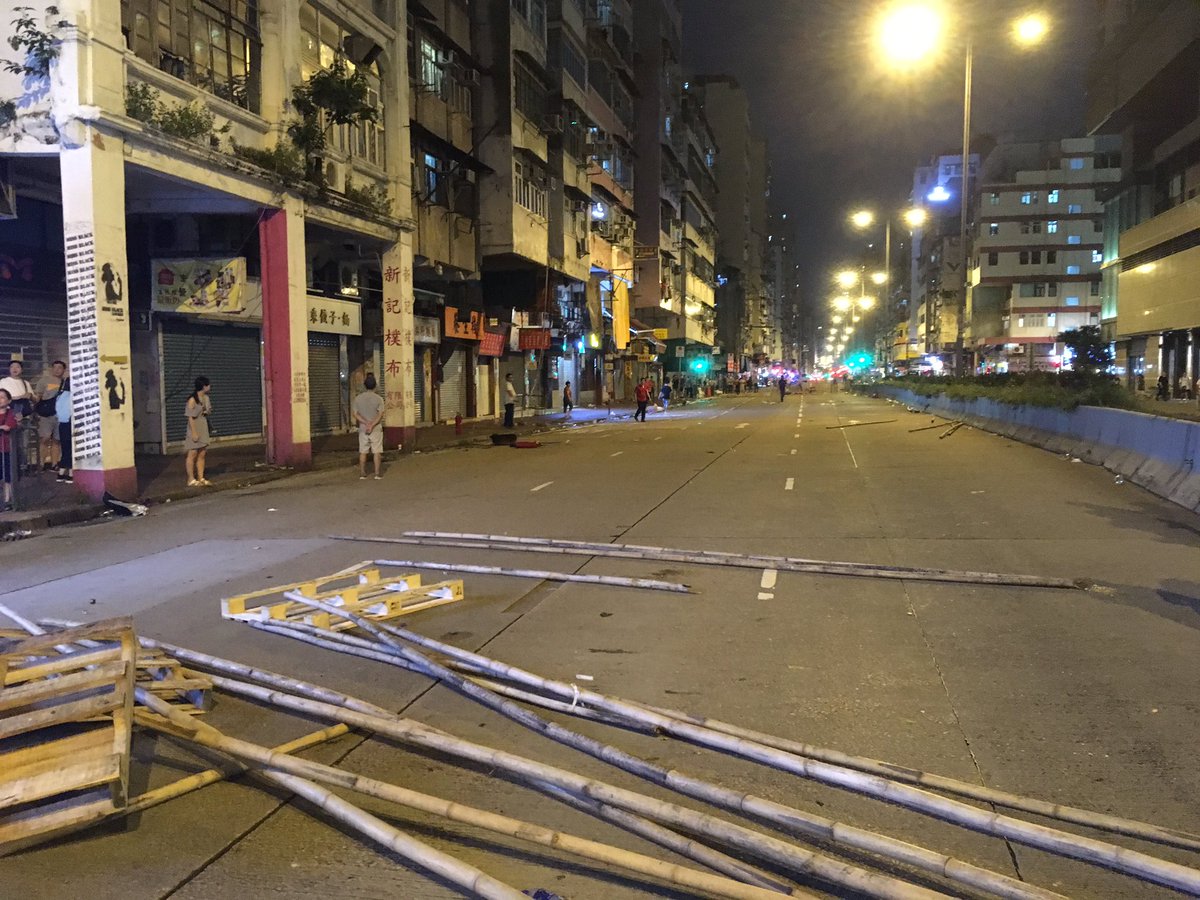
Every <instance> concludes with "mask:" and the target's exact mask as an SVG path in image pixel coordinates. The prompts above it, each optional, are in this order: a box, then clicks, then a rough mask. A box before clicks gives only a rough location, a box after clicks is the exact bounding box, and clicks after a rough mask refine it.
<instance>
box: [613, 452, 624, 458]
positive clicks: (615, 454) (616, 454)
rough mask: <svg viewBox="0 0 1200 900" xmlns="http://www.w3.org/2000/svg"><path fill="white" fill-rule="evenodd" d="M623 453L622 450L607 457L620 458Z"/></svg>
mask: <svg viewBox="0 0 1200 900" xmlns="http://www.w3.org/2000/svg"><path fill="white" fill-rule="evenodd" d="M624 452H625V451H624V450H618V451H617V452H616V453H610V454H609V457H610V458H611V457H613V456H620V455H621V454H622V453H624Z"/></svg>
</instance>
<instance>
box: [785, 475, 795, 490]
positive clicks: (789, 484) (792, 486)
mask: <svg viewBox="0 0 1200 900" xmlns="http://www.w3.org/2000/svg"><path fill="white" fill-rule="evenodd" d="M783 489H784V490H785V491H794V490H795V489H796V479H795V478H789V479H788V480H787V483H786V484H784V486H783Z"/></svg>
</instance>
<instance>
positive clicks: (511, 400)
mask: <svg viewBox="0 0 1200 900" xmlns="http://www.w3.org/2000/svg"><path fill="white" fill-rule="evenodd" d="M516 411H517V387H516V385H514V384H513V380H512V373H511V372H510V373H509V374H508V375H505V376H504V427H505V428H512V427H513V425H514V422H513V418H514V416H515V415H516Z"/></svg>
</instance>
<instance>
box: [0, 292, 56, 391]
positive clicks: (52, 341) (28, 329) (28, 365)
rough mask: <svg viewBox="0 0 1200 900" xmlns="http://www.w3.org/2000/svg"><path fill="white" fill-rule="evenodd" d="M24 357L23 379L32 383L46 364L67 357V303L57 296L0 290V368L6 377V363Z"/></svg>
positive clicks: (47, 370) (43, 370) (46, 369)
mask: <svg viewBox="0 0 1200 900" xmlns="http://www.w3.org/2000/svg"><path fill="white" fill-rule="evenodd" d="M17 353H21V354H22V355H23V356H24V363H25V373H24V378H25V379H26V380H27V381H28V382H29V383H30V384H32V383H33V382H35V381H36V380H37V379H38V377H39V376H40V375H42V373H44V372H49V371H50V363H51V362H52V361H53V360H55V359H57V358H62V359H64V360H65V359H66V358H67V303H66V301H65V300H64V299H63V298H61V297H52V296H46V297H32V296H22V295H20V294H18V293H13V292H12V291H9V290H7V289H3V290H0V365H3V367H4V369H3V374H4V375H7V374H8V360H9V358H10V357H11V356H14V355H16V354H17Z"/></svg>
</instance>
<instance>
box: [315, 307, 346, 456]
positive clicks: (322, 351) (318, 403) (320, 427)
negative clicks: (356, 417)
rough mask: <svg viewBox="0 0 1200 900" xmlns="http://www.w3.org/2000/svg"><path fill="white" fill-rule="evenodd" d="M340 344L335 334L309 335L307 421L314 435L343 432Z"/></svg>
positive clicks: (344, 418)
mask: <svg viewBox="0 0 1200 900" xmlns="http://www.w3.org/2000/svg"><path fill="white" fill-rule="evenodd" d="M340 358H341V342H340V340H339V339H338V336H337V335H336V334H320V333H318V332H315V331H313V332H309V335H308V404H309V405H308V420H309V424H310V425H311V427H312V433H313V434H331V433H333V432H335V431H343V430H345V428H346V427H347V426H346V419H347V417H346V414H345V411H344V410H343V409H342V373H341V363H340Z"/></svg>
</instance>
